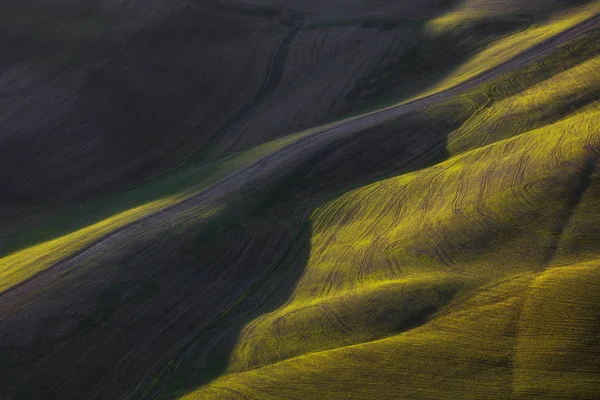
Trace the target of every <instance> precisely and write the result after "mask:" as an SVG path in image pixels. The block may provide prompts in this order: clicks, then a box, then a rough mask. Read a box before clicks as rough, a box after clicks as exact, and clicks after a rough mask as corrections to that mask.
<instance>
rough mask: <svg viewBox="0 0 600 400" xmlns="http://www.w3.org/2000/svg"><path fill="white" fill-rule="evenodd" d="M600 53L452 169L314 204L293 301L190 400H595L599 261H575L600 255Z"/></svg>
mask: <svg viewBox="0 0 600 400" xmlns="http://www.w3.org/2000/svg"><path fill="white" fill-rule="evenodd" d="M591 54H594V52H593V51H592V52H591ZM559 58H560V56H559ZM598 60H599V59H598V58H597V57H596V58H594V57H592V58H584V59H581V60H579V62H578V63H575V65H574V66H572V68H570V69H568V70H566V71H564V72H559V71H557V73H556V74H554V75H552V76H550V77H548V79H546V80H543V81H541V82H539V83H537V84H534V85H533V86H530V87H528V88H526V89H524V90H520V91H519V92H518V94H512V95H507V96H504V97H503V98H502V99H501V100H499V101H496V102H493V103H492V104H491V105H490V106H489V107H486V108H484V109H482V110H481V111H479V112H478V113H475V114H474V115H473V117H472V118H471V119H469V120H468V121H466V122H465V123H464V124H463V126H461V127H460V128H459V129H457V130H456V131H455V132H453V133H452V134H451V135H450V136H449V142H448V150H449V153H450V154H455V155H454V156H452V157H451V158H450V159H449V160H447V161H445V162H443V163H441V164H438V165H435V166H433V167H430V168H427V169H424V170H421V171H418V172H414V173H411V174H407V175H402V176H399V177H397V178H392V179H388V180H385V181H381V182H377V183H375V184H373V185H370V186H367V187H365V188H361V189H358V190H355V191H353V192H350V193H348V194H346V195H344V196H342V197H340V198H339V199H337V200H334V201H333V202H330V203H327V204H325V205H323V206H322V207H320V208H319V209H318V210H317V211H315V213H313V215H312V217H311V218H312V220H313V225H314V229H313V237H312V239H311V254H310V258H309V262H308V266H307V270H306V272H305V273H304V274H303V276H302V278H301V280H300V281H299V283H298V284H297V285H296V286H295V290H294V293H293V295H292V296H291V297H290V299H289V300H288V302H286V304H285V305H284V306H282V307H281V308H279V309H277V310H276V311H274V312H271V313H267V314H265V315H263V316H261V317H260V318H258V319H256V320H254V321H253V322H251V323H250V324H248V325H247V326H246V327H245V328H244V330H243V332H242V334H241V336H240V339H239V341H238V344H237V346H236V349H235V351H234V352H233V354H232V357H231V359H230V364H229V373H230V375H227V376H226V377H224V378H222V379H220V380H217V381H215V382H214V383H213V384H210V385H208V386H207V387H205V388H204V389H201V390H200V391H198V392H197V393H194V394H191V395H189V398H221V397H222V398H236V394H237V395H239V396H240V397H242V396H246V397H250V398H270V396H271V397H273V398H278V396H280V395H282V394H283V395H285V396H286V397H288V398H301V397H303V398H306V397H310V396H314V395H316V393H319V394H320V395H321V396H322V397H323V398H365V397H367V398H368V397H370V396H371V397H372V396H377V397H378V398H398V397H403V396H405V395H406V393H411V394H412V395H414V396H416V397H417V398H439V397H440V396H443V397H452V398H510V397H517V398H528V397H530V396H531V397H534V398H546V397H548V398H554V397H558V398H590V399H591V398H596V397H597V396H599V395H600V382H599V381H598V378H597V371H598V368H599V367H600V365H599V364H598V361H597V359H596V358H595V356H594V354H595V352H596V351H597V348H598V346H599V345H600V343H598V341H597V340H596V339H594V337H595V336H594V334H593V333H592V332H594V331H595V330H597V329H598V327H599V326H600V320H599V317H600V311H598V307H597V306H596V305H595V302H596V301H597V299H596V298H595V297H593V296H592V295H591V294H592V293H591V292H593V291H594V290H595V288H597V285H598V280H597V279H598V274H599V273H600V268H599V266H598V263H597V262H595V261H592V262H589V263H587V264H573V263H578V262H585V261H587V260H594V259H595V258H597V257H598V255H599V251H600V248H599V247H598V244H599V242H598V230H597V228H596V224H595V221H596V220H597V215H598V210H597V206H594V204H597V202H598V197H597V196H598V195H599V192H598V190H599V188H598V184H597V183H598V176H597V175H596V172H595V168H596V164H597V162H596V161H597V157H598V153H599V150H600V149H599V145H600V136H599V135H600V131H599V129H600V128H599V127H600V119H599V116H600V103H598V102H597V101H595V100H596V99H598V85H599V84H600V74H598V71H599V69H598ZM571 63H572V60H571ZM543 68H544V65H543V63H542V64H540V65H538V66H536V67H534V68H533V70H535V69H537V71H538V72H540V69H543ZM530 74H531V69H530V70H529V71H526V72H525V76H530ZM516 86H517V89H518V85H516ZM500 87H501V85H493V86H492V87H490V88H489V90H490V92H491V93H494V91H495V90H498V89H499V88H500ZM513 90H515V88H514V87H513ZM565 264H571V265H569V266H568V267H565V268H554V269H549V270H546V271H545V272H539V271H543V270H544V269H545V268H547V267H548V266H550V265H565ZM498 281H500V282H503V283H502V284H498V283H497V282H498ZM582 282H586V284H585V285H583V286H582ZM486 285H487V286H486ZM490 285H491V286H490ZM476 287H478V288H479V289H477V291H476V292H475V293H476V295H474V297H473V294H472V292H473V290H474V288H476ZM465 293H469V295H465ZM453 300H454V301H453ZM448 303H450V306H449V307H447V305H448ZM553 304H556V307H554V306H553ZM428 319H430V320H429V321H427V320H428ZM425 321H427V322H426V323H424V322H425ZM423 323H424V324H423ZM421 324H423V325H422V326H420V327H418V328H415V329H411V328H413V327H415V326H418V325H421ZM405 330H408V331H407V332H406V333H402V334H399V335H397V332H402V331H405ZM382 337H390V338H389V339H383V340H378V339H380V338H382ZM473 338H478V339H477V340H473ZM371 341H375V342H371ZM365 342H366V343H365ZM492 343H493V345H491V344H492ZM346 346H349V347H346ZM335 348H338V349H337V350H329V351H327V350H328V349H335ZM314 352H317V353H315V354H310V353H314ZM296 357H299V358H296ZM286 359H288V361H282V360H286ZM407 363H408V364H407ZM255 368H258V369H255ZM247 370H250V371H249V372H243V371H247ZM357 370H358V371H360V373H359V374H356V372H355V371H357ZM436 380H439V382H437V383H436ZM309 383H310V384H309ZM437 390H441V392H438V391H437Z"/></svg>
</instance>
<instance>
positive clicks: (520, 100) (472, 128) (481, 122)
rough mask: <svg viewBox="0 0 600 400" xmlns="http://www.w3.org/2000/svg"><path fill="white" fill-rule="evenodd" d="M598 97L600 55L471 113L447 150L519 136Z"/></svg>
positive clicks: (450, 138)
mask: <svg viewBox="0 0 600 400" xmlns="http://www.w3.org/2000/svg"><path fill="white" fill-rule="evenodd" d="M599 50H600V49H599ZM493 90H494V88H493V87H492V88H491V91H493ZM598 97H600V56H596V57H593V58H591V59H589V60H587V61H584V62H582V63H581V64H579V65H576V66H574V67H572V68H570V69H568V70H566V71H563V72H560V73H558V74H556V75H554V76H552V77H550V78H549V79H547V80H544V81H542V82H539V83H538V84H535V85H534V86H532V87H529V88H527V89H525V90H524V91H522V92H520V93H518V94H515V95H513V96H510V97H507V98H503V99H501V100H500V101H497V102H495V103H493V104H491V106H489V107H486V108H483V109H482V110H480V111H479V112H477V113H474V114H473V116H472V117H471V118H469V119H468V120H467V121H466V122H465V123H464V124H463V125H462V126H461V127H460V128H459V129H457V130H455V131H454V132H452V133H451V134H450V135H449V137H448V151H449V153H450V154H458V153H461V152H464V151H467V150H471V149H475V148H477V147H481V146H485V145H487V144H490V143H493V142H495V141H497V140H501V139H505V138H507V137H511V136H515V135H518V134H520V133H523V132H526V131H528V130H530V129H531V128H532V127H536V126H538V125H541V124H544V123H546V122H547V121H548V120H552V119H560V118H562V117H564V116H565V115H568V114H569V113H570V112H573V111H574V109H577V107H578V106H581V105H584V104H585V103H587V102H590V101H592V100H594V99H597V98H598Z"/></svg>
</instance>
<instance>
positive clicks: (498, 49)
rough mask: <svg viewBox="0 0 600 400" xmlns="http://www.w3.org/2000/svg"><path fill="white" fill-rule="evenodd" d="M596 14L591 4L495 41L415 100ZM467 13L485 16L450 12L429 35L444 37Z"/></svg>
mask: <svg viewBox="0 0 600 400" xmlns="http://www.w3.org/2000/svg"><path fill="white" fill-rule="evenodd" d="M598 12H600V2H599V1H594V2H591V3H589V4H587V5H585V6H582V7H579V8H575V9H572V10H569V11H565V12H562V13H560V14H558V15H557V16H555V17H553V18H552V19H551V20H550V21H544V22H543V23H540V24H538V25H535V24H534V25H532V26H530V27H529V28H528V29H526V30H524V31H522V32H515V33H514V34H512V35H510V36H508V37H505V38H503V39H500V40H497V41H495V42H493V43H492V44H490V45H489V46H488V47H487V48H486V49H484V50H483V51H481V52H479V53H477V54H476V55H474V56H473V57H471V58H470V59H469V60H466V61H465V62H464V63H462V64H461V65H460V66H459V67H458V68H457V69H456V70H454V71H453V72H452V73H450V74H449V75H448V76H446V77H445V78H444V79H443V80H442V81H441V82H440V83H438V84H436V85H435V86H434V87H432V88H430V89H429V90H427V91H425V92H424V93H422V94H420V95H419V96H417V97H422V96H427V95H431V94H434V93H437V92H440V91H443V90H446V89H449V88H451V87H453V86H456V85H458V84H460V83H463V82H466V81H468V80H469V79H472V78H474V77H476V76H478V75H480V74H482V73H484V72H486V71H489V70H490V69H492V68H494V67H497V66H498V65H500V64H502V63H505V62H507V61H509V60H511V59H512V58H514V57H516V56H517V55H519V54H521V53H523V52H525V51H527V50H528V49H530V48H532V47H534V46H536V45H538V44H540V43H542V42H543V41H545V40H547V39H549V38H551V37H553V36H555V35H557V34H558V33H560V32H563V31H565V30H567V29H569V28H571V27H573V26H575V25H577V24H579V23H582V22H583V21H585V20H587V19H589V18H591V17H593V16H595V15H597V14H598ZM471 13H475V15H476V16H477V17H478V18H479V17H484V16H486V14H485V13H483V14H482V12H478V11H473V10H471V9H469V8H467V9H466V10H463V11H457V12H453V13H452V14H450V15H446V16H442V17H440V19H438V20H433V21H432V22H431V23H430V24H429V26H428V29H429V30H430V32H431V34H433V35H443V34H447V33H448V31H451V30H453V29H456V27H457V26H458V25H459V24H461V23H464V22H465V21H466V20H468V19H469V18H470V16H471Z"/></svg>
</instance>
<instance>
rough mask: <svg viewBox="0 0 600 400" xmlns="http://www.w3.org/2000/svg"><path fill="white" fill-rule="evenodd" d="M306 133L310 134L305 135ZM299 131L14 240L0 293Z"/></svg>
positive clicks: (1, 271) (2, 268)
mask: <svg viewBox="0 0 600 400" xmlns="http://www.w3.org/2000/svg"><path fill="white" fill-rule="evenodd" d="M306 133H310V132H306ZM302 135H303V133H299V134H295V135H290V136H289V137H286V138H283V139H278V140H274V141H273V142H269V143H266V144H264V145H261V146H258V147H256V148H254V149H251V150H247V151H244V152H242V153H239V154H236V155H233V156H231V157H228V158H225V159H224V160H220V161H216V162H213V163H210V164H204V165H190V166H187V167H184V168H181V169H179V170H177V171H176V172H174V173H172V174H169V175H167V176H165V177H162V178H159V179H156V180H155V181H152V182H150V183H147V184H146V185H143V186H140V187H138V188H136V189H133V190H131V191H128V192H125V193H123V194H119V195H116V196H112V197H108V198H104V199H101V200H97V201H95V202H93V203H91V204H87V205H84V206H81V207H79V208H77V209H74V210H71V211H69V212H66V213H64V214H62V215H60V216H59V217H56V218H54V219H52V220H50V221H48V222H47V223H45V224H43V225H41V226H39V227H36V228H34V229H31V230H28V231H26V232H24V233H22V234H20V235H16V236H13V237H11V238H9V240H8V241H7V242H6V243H5V247H4V249H3V251H4V256H3V257H2V258H0V292H2V291H4V290H6V289H8V288H10V287H12V286H14V285H16V284H18V283H20V282H22V281H24V280H26V279H27V278H29V277H31V276H34V275H35V274H37V273H39V272H41V271H43V270H44V269H46V268H47V267H49V266H51V265H53V264H54V263H56V262H57V261H60V260H62V259H65V258H67V257H69V256H71V255H73V254H75V253H77V251H78V250H81V249H83V248H85V247H87V246H89V245H90V244H91V243H93V242H95V241H96V240H98V239H100V238H102V237H103V236H105V235H107V234H109V233H111V232H113V231H115V230H118V229H119V228H121V227H123V226H125V225H127V224H130V223H132V222H135V221H137V220H139V219H141V218H143V217H145V216H147V215H150V214H153V213H156V212H158V211H160V210H163V209H165V208H167V207H169V206H172V205H174V204H177V203H179V202H181V201H183V200H185V199H186V198H189V197H191V196H193V195H194V194H197V193H199V192H201V191H202V190H204V189H206V188H207V187H209V186H210V185H211V184H212V183H214V182H216V181H218V180H219V179H221V178H223V177H224V176H226V175H227V174H230V173H232V172H234V171H235V170H237V169H239V168H243V167H244V166H246V165H248V164H250V163H252V162H254V161H256V160H257V159H259V158H261V157H264V156H265V155H267V154H268V153H270V152H272V151H275V150H277V149H278V148H281V147H282V146H285V145H286V144H288V143H290V142H292V141H294V140H296V139H298V138H299V137H301V136H302Z"/></svg>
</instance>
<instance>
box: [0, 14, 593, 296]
mask: <svg viewBox="0 0 600 400" xmlns="http://www.w3.org/2000/svg"><path fill="white" fill-rule="evenodd" d="M599 26H600V14H599V15H596V16H594V17H592V18H590V19H588V20H586V21H584V22H582V23H581V24H579V25H577V26H575V27H573V28H570V29H568V30H566V31H564V32H562V33H560V34H558V35H556V36H554V37H552V38H550V39H548V40H546V41H544V42H543V43H541V44H539V45H537V46H535V47H533V48H531V49H529V50H528V51H526V52H524V53H522V54H520V55H519V56H517V57H515V58H514V59H512V60H510V61H508V62H506V63H504V64H501V65H499V66H497V67H495V68H493V69H491V70H488V71H486V72H484V73H482V74H481V75H479V76H477V77H475V78H473V79H471V80H469V81H467V82H464V83H462V84H459V85H458V86H455V87H453V88H451V89H448V90H445V91H442V92H440V93H437V94H433V95H430V96H427V97H424V98H421V99H417V100H414V101H411V102H409V103H405V104H400V105H397V106H393V107H390V108H386V109H383V110H379V111H375V112H372V113H368V114H364V115H360V116H357V117H353V118H350V119H347V120H344V121H342V122H340V123H338V124H337V125H335V126H333V127H331V126H327V127H325V128H322V129H318V130H316V131H315V132H314V133H312V134H310V135H308V136H306V137H304V138H302V139H299V140H297V141H296V142H293V143H291V144H289V145H286V146H284V147H282V148H281V149H279V150H277V151H275V152H273V153H271V154H269V155H267V156H265V157H263V158H261V159H259V160H258V161H256V162H254V163H252V164H250V165H248V166H247V167H244V168H242V169H240V170H238V171H236V172H233V173H232V174H230V175H228V176H226V177H224V178H223V179H221V180H220V181H218V182H216V183H215V184H213V185H212V186H210V187H209V188H207V189H206V190H204V191H203V192H201V193H199V194H197V195H195V196H192V197H190V198H188V199H186V200H184V201H182V202H180V203H177V204H174V205H172V206H169V207H167V208H164V209H163V210H160V211H158V212H156V213H154V214H150V215H148V216H145V217H143V218H141V219H139V220H137V221H135V222H132V223H130V224H128V225H124V226H122V227H121V228H118V229H116V230H115V231H113V232H111V233H109V234H107V235H106V236H103V237H101V238H99V239H98V240H96V241H94V242H93V243H91V244H90V245H88V246H87V247H86V248H84V249H81V250H80V251H78V252H76V253H74V254H72V255H70V256H68V257H66V258H65V259H63V260H61V261H59V262H57V263H56V264H54V265H53V266H51V267H49V268H47V269H45V270H44V271H42V272H40V273H39V274H37V275H34V276H33V277H31V278H29V279H27V280H25V281H23V282H21V283H19V284H17V285H15V286H13V287H11V288H9V289H7V290H6V291H4V292H2V293H0V299H1V298H2V297H4V296H6V295H8V294H11V295H13V296H15V295H16V296H19V295H20V294H22V293H27V292H28V291H29V290H32V289H33V290H35V288H36V287H39V286H40V285H42V287H43V285H44V284H45V283H46V282H48V281H49V280H50V279H52V277H53V276H55V275H56V274H58V273H60V272H61V271H60V270H61V266H64V265H66V263H67V262H71V261H77V260H78V259H79V260H83V259H84V258H86V257H88V256H93V255H94V254H96V253H99V252H101V251H102V250H103V248H104V247H105V245H106V244H108V243H109V242H113V241H115V240H117V239H118V238H119V237H120V236H122V235H123V234H124V233H125V232H126V231H127V230H130V229H133V228H135V227H139V226H140V225H143V224H144V223H147V222H150V221H151V220H161V219H162V220H168V219H169V218H168V215H169V213H173V212H177V211H181V210H183V209H185V208H187V207H190V206H194V205H197V204H200V203H202V202H211V201H215V200H216V199H218V198H220V197H221V196H224V195H226V194H227V193H230V192H232V191H233V190H235V189H237V188H240V187H243V186H244V185H248V184H250V183H251V179H252V178H259V177H263V176H265V175H268V174H269V173H272V172H274V171H277V170H279V169H281V168H284V167H285V164H287V163H293V162H294V160H297V159H300V158H302V157H303V156H305V155H306V154H309V153H311V152H312V151H315V150H318V149H319V148H322V147H323V146H324V145H327V144H329V143H332V142H334V141H336V140H339V139H341V138H343V137H345V136H348V135H350V134H352V133H354V132H357V131H360V130H363V129H366V128H370V127H374V126H377V125H381V124H384V123H386V122H389V121H391V120H394V119H396V118H398V117H400V116H402V115H404V114H407V113H410V112H412V111H417V110H423V109H425V108H427V107H430V106H432V105H435V104H437V103H440V102H442V101H444V100H446V99H448V98H450V97H452V96H455V95H458V94H461V93H464V92H466V91H467V90H469V89H472V88H474V87H476V86H477V85H479V84H481V83H484V82H486V81H489V80H491V79H494V78H496V77H498V76H499V75H501V74H505V73H509V72H513V71H516V70H518V69H519V68H521V67H523V66H525V65H528V64H530V63H531V62H533V61H536V60H538V59H540V58H542V57H543V56H545V55H548V54H550V53H551V52H552V51H553V50H554V49H555V48H556V47H557V46H559V45H561V44H563V43H566V42H568V41H570V40H572V39H574V38H576V37H577V36H579V35H581V34H583V33H585V32H587V31H590V30H594V29H598V28H599Z"/></svg>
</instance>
